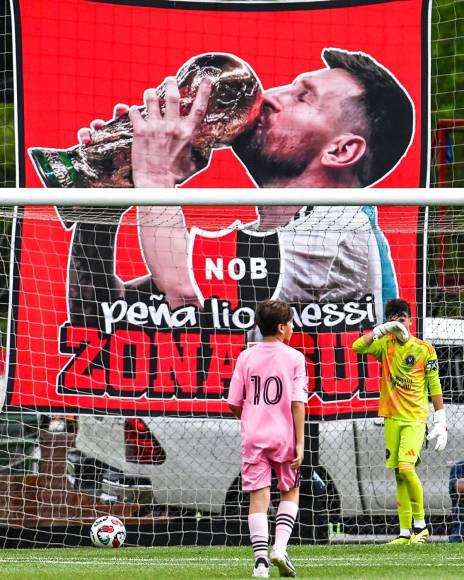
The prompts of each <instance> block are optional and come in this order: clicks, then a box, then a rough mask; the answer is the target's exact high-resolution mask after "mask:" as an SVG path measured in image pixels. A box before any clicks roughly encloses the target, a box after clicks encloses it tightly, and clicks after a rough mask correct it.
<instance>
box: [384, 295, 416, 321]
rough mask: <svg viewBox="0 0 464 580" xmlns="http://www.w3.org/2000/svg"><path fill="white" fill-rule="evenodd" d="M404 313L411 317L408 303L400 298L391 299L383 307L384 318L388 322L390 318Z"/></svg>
mask: <svg viewBox="0 0 464 580" xmlns="http://www.w3.org/2000/svg"><path fill="white" fill-rule="evenodd" d="M403 312H406V313H407V315H408V316H409V317H411V306H410V304H409V302H406V300H403V299H402V298H392V299H391V300H388V302H387V303H386V305H385V318H386V319H387V320H388V319H389V318H390V317H391V316H399V315H400V314H403Z"/></svg>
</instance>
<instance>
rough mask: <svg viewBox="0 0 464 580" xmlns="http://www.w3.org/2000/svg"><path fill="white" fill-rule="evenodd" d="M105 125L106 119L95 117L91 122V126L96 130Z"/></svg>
mask: <svg viewBox="0 0 464 580" xmlns="http://www.w3.org/2000/svg"><path fill="white" fill-rule="evenodd" d="M105 125H106V121H104V120H103V119H94V120H93V121H92V122H91V123H90V128H91V129H93V130H94V131H98V129H103V127H104V126H105Z"/></svg>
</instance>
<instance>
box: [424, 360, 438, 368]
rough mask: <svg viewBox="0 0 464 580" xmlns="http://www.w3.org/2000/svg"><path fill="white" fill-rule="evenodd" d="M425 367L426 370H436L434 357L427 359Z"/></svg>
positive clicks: (436, 362)
mask: <svg viewBox="0 0 464 580" xmlns="http://www.w3.org/2000/svg"><path fill="white" fill-rule="evenodd" d="M425 368H426V369H427V370H428V371H438V361H437V359H436V358H434V359H433V360H429V361H428V362H427V364H426V365H425Z"/></svg>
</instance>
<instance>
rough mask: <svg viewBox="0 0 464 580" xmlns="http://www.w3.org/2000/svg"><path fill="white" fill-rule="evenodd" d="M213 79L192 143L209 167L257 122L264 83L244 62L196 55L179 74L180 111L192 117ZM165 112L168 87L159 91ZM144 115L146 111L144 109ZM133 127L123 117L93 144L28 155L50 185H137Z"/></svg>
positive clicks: (201, 161)
mask: <svg viewBox="0 0 464 580" xmlns="http://www.w3.org/2000/svg"><path fill="white" fill-rule="evenodd" d="M205 76H208V77H209V78H210V79H211V81H212V86H211V96H210V98H209V103H208V107H207V110H206V115H205V118H204V119H203V121H202V123H201V125H200V127H199V129H198V131H197V132H196V133H195V135H194V139H193V144H192V145H193V155H194V156H195V159H196V161H197V162H198V163H199V165H204V164H206V162H207V160H208V158H209V155H210V153H211V150H212V149H214V148H218V147H223V146H227V145H230V144H231V143H233V141H234V140H235V139H236V138H237V136H238V135H240V134H241V133H243V132H244V131H246V130H247V129H249V128H250V127H252V126H253V124H254V123H255V122H256V120H257V119H258V117H259V115H260V112H261V108H262V88H261V83H260V81H259V80H258V78H257V77H256V75H255V73H254V72H253V71H252V69H251V68H250V67H249V66H248V64H247V63H246V62H244V61H243V60H242V59H240V58H238V57H236V56H234V55H231V54H223V53H210V54H202V55H199V56H195V57H193V58H192V59H190V60H189V61H187V62H186V63H185V64H184V65H183V66H182V67H181V68H180V69H179V71H178V73H177V75H176V78H177V84H178V86H179V92H180V113H181V115H182V116H186V115H188V113H189V112H190V109H191V107H192V104H193V101H194V99H195V96H196V94H197V91H198V87H199V86H200V83H201V81H202V79H203V78H204V77H205ZM156 90H157V93H158V95H159V96H160V103H161V113H162V114H163V112H164V108H165V101H164V94H165V86H164V84H161V85H160V86H159V87H158V88H157V89H156ZM140 110H141V112H142V116H145V115H146V110H145V107H140ZM131 144H132V125H131V122H130V119H129V116H128V115H127V114H126V115H123V116H121V117H119V118H118V119H114V120H112V121H110V122H108V123H107V124H106V125H105V126H104V127H103V128H101V129H98V130H96V131H93V133H92V142H91V143H90V144H87V145H76V146H74V147H71V148H70V149H46V148H38V147H34V148H30V149H29V154H30V156H31V158H32V160H33V162H34V164H35V167H36V169H37V171H38V173H39V175H40V177H41V179H42V181H43V182H44V184H45V185H46V186H47V187H133V185H134V184H133V182H132V176H131V175H132V173H131Z"/></svg>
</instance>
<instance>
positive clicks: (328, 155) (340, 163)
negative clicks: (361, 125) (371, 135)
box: [321, 133, 367, 169]
mask: <svg viewBox="0 0 464 580" xmlns="http://www.w3.org/2000/svg"><path fill="white" fill-rule="evenodd" d="M366 147H367V144H366V140H365V139H364V137H361V135H354V134H352V133H347V134H343V135H339V136H338V137H336V138H335V139H333V140H332V141H331V142H330V143H328V144H327V146H326V147H325V148H324V149H323V150H322V157H321V164H322V165H323V166H324V167H328V168H333V169H342V168H343V167H353V165H356V163H358V162H359V161H360V160H361V159H362V157H363V156H364V154H365V152H366Z"/></svg>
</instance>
